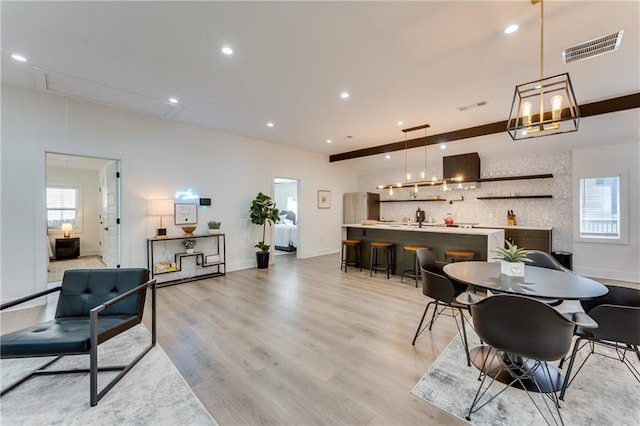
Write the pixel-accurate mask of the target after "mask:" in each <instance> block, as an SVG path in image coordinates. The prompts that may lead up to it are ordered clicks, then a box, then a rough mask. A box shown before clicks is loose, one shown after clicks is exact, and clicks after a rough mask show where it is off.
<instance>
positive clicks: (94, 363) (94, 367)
mask: <svg viewBox="0 0 640 426" xmlns="http://www.w3.org/2000/svg"><path fill="white" fill-rule="evenodd" d="M148 287H151V342H150V344H149V345H147V346H146V347H145V348H144V349H143V350H142V351H141V352H140V353H139V354H138V355H137V356H136V358H135V359H134V360H133V361H131V362H130V363H129V364H127V365H117V366H105V367H99V366H98V345H99V344H100V343H104V342H105V341H107V340H108V339H110V338H111V337H114V336H115V335H117V334H119V333H115V334H114V335H113V336H112V335H107V336H102V335H101V334H100V333H99V331H98V330H99V328H98V325H99V320H100V317H99V315H98V314H99V313H100V312H103V311H104V310H106V309H108V308H110V307H112V306H114V305H116V304H117V303H119V302H122V301H123V300H125V299H127V298H129V297H132V296H134V295H135V294H139V293H141V292H142V291H143V290H146V289H147V288H148ZM61 290H62V286H57V287H54V288H51V289H48V290H45V291H41V292H38V293H34V294H32V295H29V296H25V297H22V298H20V299H16V300H14V301H11V302H7V303H4V304H2V305H0V311H2V310H4V309H8V308H11V307H14V306H17V305H20V304H22V303H25V302H28V301H30V300H34V299H37V298H40V297H42V296H46V295H48V294H51V293H55V292H59V291H61ZM156 290H157V288H156V280H155V279H153V280H149V281H147V282H145V283H143V284H141V285H139V286H137V287H135V288H133V289H131V290H129V291H127V292H125V293H122V294H120V295H118V296H116V297H114V298H112V299H110V300H108V301H106V302H104V303H102V304H100V305H98V306H96V307H94V308H93V309H91V310H90V311H89V320H90V322H89V340H90V345H89V351H84V352H73V353H72V352H68V353H67V352H65V353H64V354H62V355H58V356H56V355H51V356H56V358H54V359H53V360H51V361H49V362H47V363H46V364H44V365H42V366H40V367H39V368H37V369H35V370H33V371H31V372H29V373H28V374H26V375H25V376H23V377H21V378H20V379H18V380H17V381H15V382H13V383H12V384H10V385H8V386H7V387H6V388H4V389H2V390H1V391H0V396H3V395H5V394H6V393H8V392H9V391H11V390H13V389H14V388H16V387H17V386H18V385H20V384H22V383H24V382H25V381H27V380H28V379H30V378H31V377H34V376H40V375H52V374H74V373H89V395H90V404H91V406H92V407H93V406H95V405H97V404H98V401H100V399H102V397H104V396H105V395H106V393H107V392H109V390H111V388H113V386H115V385H116V384H117V383H118V382H119V381H120V379H121V378H122V377H123V376H124V375H125V374H127V372H129V370H131V368H133V366H135V365H136V364H137V363H138V361H140V360H141V359H142V357H144V356H145V355H146V354H147V352H149V351H150V350H151V349H152V348H153V347H154V346H155V345H156ZM141 322H142V318H140V321H139V322H137V323H136V324H133V325H131V326H129V327H127V328H126V329H125V330H128V329H130V328H131V327H133V326H134V325H137V324H139V323H141ZM125 330H122V331H120V332H124V331H125ZM107 331H108V330H107ZM102 334H104V330H103V332H102ZM107 334H108V333H107ZM101 338H102V340H100V339H101ZM87 354H88V355H89V368H88V369H86V368H85V369H68V370H46V368H47V367H49V366H51V365H52V364H54V363H55V362H56V361H58V360H60V359H61V358H63V357H65V356H67V355H87ZM26 357H32V356H26ZM3 358H19V357H18V356H11V357H3ZM104 371H120V373H119V374H118V375H117V376H116V377H114V378H113V379H112V380H111V381H110V382H109V383H108V384H107V385H106V386H105V387H104V388H103V389H102V390H101V391H100V392H98V372H104Z"/></svg>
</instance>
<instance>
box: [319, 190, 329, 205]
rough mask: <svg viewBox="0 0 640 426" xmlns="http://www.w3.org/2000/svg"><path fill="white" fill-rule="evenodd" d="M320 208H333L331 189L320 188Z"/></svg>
mask: <svg viewBox="0 0 640 426" xmlns="http://www.w3.org/2000/svg"><path fill="white" fill-rule="evenodd" d="M318 208H319V209H330V208H331V191H328V190H325V189H319V190H318Z"/></svg>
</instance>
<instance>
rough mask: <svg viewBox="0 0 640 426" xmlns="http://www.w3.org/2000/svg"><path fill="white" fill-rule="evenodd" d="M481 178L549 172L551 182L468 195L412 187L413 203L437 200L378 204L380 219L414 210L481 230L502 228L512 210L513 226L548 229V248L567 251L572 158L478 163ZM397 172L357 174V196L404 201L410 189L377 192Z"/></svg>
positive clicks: (484, 187)
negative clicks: (506, 197)
mask: <svg viewBox="0 0 640 426" xmlns="http://www.w3.org/2000/svg"><path fill="white" fill-rule="evenodd" d="M481 161H482V166H481V167H482V168H481V177H483V178H490V177H500V176H520V175H534V174H544V173H552V174H553V178H547V179H531V180H512V181H499V182H483V183H482V184H481V185H480V188H476V189H468V190H451V191H442V189H441V186H439V185H438V186H434V187H420V188H418V194H417V197H416V198H418V199H421V198H428V197H430V196H439V197H440V198H444V199H447V200H459V199H460V198H461V197H464V201H453V202H452V203H449V201H447V202H443V201H425V202H419V201H414V202H410V203H380V216H381V219H382V218H384V219H386V220H397V221H401V220H402V218H403V217H408V218H412V220H413V218H415V211H416V210H417V208H418V207H420V209H422V210H425V211H426V216H427V217H433V218H434V219H435V220H436V221H437V222H440V223H442V222H443V219H444V217H445V216H446V215H447V213H451V215H453V217H454V220H455V221H456V222H465V223H479V224H482V225H506V224H507V210H513V212H514V213H515V215H516V219H517V224H518V225H519V226H531V227H552V228H553V243H552V249H553V250H554V251H555V250H567V251H573V225H572V223H573V195H572V154H571V152H570V151H569V152H561V153H555V154H547V155H537V156H528V157H524V158H521V157H516V158H498V159H489V158H481ZM441 167H442V166H441V165H440V169H439V170H438V169H437V168H433V169H429V176H433V175H435V176H438V177H441V176H442V168H441ZM401 174H402V173H400V172H395V173H394V172H390V173H379V174H367V175H361V176H359V178H358V191H367V192H376V193H380V199H381V200H390V199H395V200H407V201H410V191H413V187H407V188H398V189H394V191H393V192H394V194H393V195H389V192H388V190H380V189H377V185H379V184H380V183H387V182H395V181H397V180H398V176H399V175H401ZM546 194H550V195H552V196H553V198H533V199H511V200H478V199H477V197H487V196H503V195H546Z"/></svg>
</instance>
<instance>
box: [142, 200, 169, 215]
mask: <svg viewBox="0 0 640 426" xmlns="http://www.w3.org/2000/svg"><path fill="white" fill-rule="evenodd" d="M148 210H149V216H168V215H172V214H173V200H172V199H166V200H149V209H148Z"/></svg>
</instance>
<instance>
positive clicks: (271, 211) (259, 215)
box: [249, 192, 280, 253]
mask: <svg viewBox="0 0 640 426" xmlns="http://www.w3.org/2000/svg"><path fill="white" fill-rule="evenodd" d="M249 213H250V214H251V223H253V224H255V225H262V241H259V242H258V244H256V245H255V246H254V247H257V248H258V249H259V250H260V251H261V252H263V253H264V252H268V251H269V247H270V246H269V245H268V244H265V242H264V240H265V235H266V231H267V224H269V226H271V224H273V223H277V222H278V221H279V220H280V216H278V213H279V211H278V209H277V208H276V203H275V202H274V201H273V200H272V199H271V197H269V196H268V195H265V194H263V193H262V192H259V193H258V195H257V196H256V198H255V199H254V200H253V201H252V202H251V209H250V210H249Z"/></svg>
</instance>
